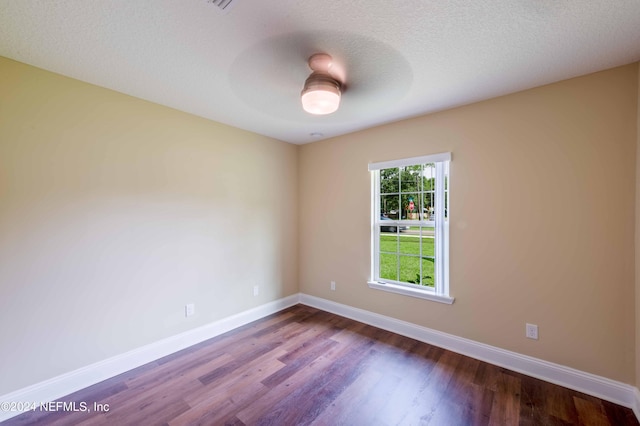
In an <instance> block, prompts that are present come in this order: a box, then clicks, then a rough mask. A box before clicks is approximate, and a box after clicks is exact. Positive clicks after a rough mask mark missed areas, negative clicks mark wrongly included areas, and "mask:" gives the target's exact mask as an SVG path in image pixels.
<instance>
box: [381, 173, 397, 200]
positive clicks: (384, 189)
mask: <svg viewBox="0 0 640 426" xmlns="http://www.w3.org/2000/svg"><path fill="white" fill-rule="evenodd" d="M399 179H400V169H398V168H397V167H396V168H393V169H382V170H380V194H393V193H396V194H397V193H398V192H400V181H399Z"/></svg>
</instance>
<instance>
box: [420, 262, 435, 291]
mask: <svg viewBox="0 0 640 426" xmlns="http://www.w3.org/2000/svg"><path fill="white" fill-rule="evenodd" d="M434 263H435V262H434V259H433V258H424V257H423V258H422V285H426V286H429V287H433V286H434V283H435V276H436V275H435V268H434Z"/></svg>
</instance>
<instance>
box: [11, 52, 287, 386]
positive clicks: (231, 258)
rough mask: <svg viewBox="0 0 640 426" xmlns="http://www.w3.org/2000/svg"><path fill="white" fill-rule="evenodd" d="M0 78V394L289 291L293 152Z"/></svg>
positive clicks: (92, 92)
mask: <svg viewBox="0 0 640 426" xmlns="http://www.w3.org/2000/svg"><path fill="white" fill-rule="evenodd" d="M0 76H1V78H0V290H1V294H0V300H1V301H2V302H1V303H2V307H1V309H0V377H1V379H0V395H2V394H5V393H8V392H10V391H13V390H16V389H19V388H22V387H24V386H27V385H30V384H33V383H36V382H39V381H42V380H45V379H47V378H50V377H53V376H56V375H59V374H62V373H65V372H68V371H71V370H74V369H77V368H79V367H82V366H84V365H88V364H90V363H93V362H96V361H100V360H103V359H105V358H108V357H111V356H113V355H116V354H119V353H123V352H125V351H127V350H131V349H133V348H136V347H139V346H141V345H144V344H148V343H151V342H154V341H157V340H159V339H162V338H165V337H168V336H171V335H174V334H177V333H180V332H182V331H185V330H188V329H191V328H194V327H197V326H200V325H203V324H206V323H209V322H211V321H214V320H216V319H219V318H223V317H227V316H229V315H231V314H235V313H238V312H240V311H243V310H246V309H249V308H252V307H255V306H257V305H260V304H263V303H266V302H268V301H271V300H275V299H279V298H281V297H284V296H287V295H291V294H294V293H296V292H297V291H298V286H297V263H298V262H297V216H298V214H297V204H298V203H297V193H298V189H297V161H298V159H297V151H298V148H297V147H296V146H293V145H290V144H286V143H282V142H278V141H275V140H273V139H269V138H266V137H262V136H259V135H255V134H252V133H249V132H245V131H241V130H237V129H233V128H230V127H227V126H224V125H221V124H216V123H213V122H211V121H208V120H204V119H201V118H197V117H194V116H191V115H188V114H184V113H181V112H178V111H175V110H172V109H169V108H165V107H162V106H159V105H154V104H151V103H148V102H144V101H141V100H138V99H134V98H131V97H128V96H125V95H122V94H119V93H116V92H112V91H109V90H105V89H102V88H99V87H95V86H91V85H88V84H85V83H82V82H79V81H76V80H72V79H69V78H65V77H61V76H59V75H55V74H52V73H48V72H45V71H42V70H38V69H36V68H33V67H29V66H27V65H24V64H19V63H17V62H13V61H10V60H7V59H3V58H0ZM256 284H257V285H260V286H261V292H260V295H259V296H258V297H254V296H253V285H256ZM189 302H195V305H196V315H195V316H193V317H190V318H188V319H187V318H185V316H184V305H185V304H186V303H189Z"/></svg>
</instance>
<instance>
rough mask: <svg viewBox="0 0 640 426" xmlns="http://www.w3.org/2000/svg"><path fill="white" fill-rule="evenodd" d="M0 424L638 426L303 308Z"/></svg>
mask: <svg viewBox="0 0 640 426" xmlns="http://www.w3.org/2000/svg"><path fill="white" fill-rule="evenodd" d="M60 401H63V402H67V403H68V402H76V403H80V402H85V403H88V404H93V403H94V402H96V403H101V404H108V406H109V411H107V412H99V411H94V412H91V413H87V412H85V413H77V412H68V411H66V412H65V411H59V412H52V413H46V412H30V413H25V414H23V415H21V416H18V417H15V418H13V419H10V420H8V421H6V422H4V423H3V424H2V425H3V426H4V425H47V426H68V425H74V426H76V425H82V426H89V425H134V424H135V425H142V426H146V425H170V426H185V425H234V426H241V425H242V426H244V425H260V424H264V425H267V424H273V425H296V426H297V425H308V424H313V425H316V426H317V425H330V426H335V425H349V426H351V425H361V424H364V425H431V426H441V425H446V426H455V425H461V426H471V425H473V426H481V425H482V426H484V425H489V424H492V425H500V426H504V425H511V424H514V425H515V424H518V425H523V426H554V425H558V426H560V425H563V426H566V425H615V426H625V425H638V426H640V425H639V424H638V422H637V420H636V418H635V416H634V414H633V412H632V411H631V410H630V409H628V408H624V407H620V406H618V405H616V404H613V403H610V402H607V401H603V400H600V399H598V398H595V397H592V396H589V395H585V394H582V393H580V392H575V391H572V390H570V389H566V388H563V387H560V386H555V385H552V384H550V383H546V382H544V381H541V380H538V379H535V378H532V377H528V376H525V375H523V374H520V373H516V372H513V371H509V370H507V369H504V368H501V367H497V366H494V365H491V364H487V363H484V362H481V361H478V360H475V359H472V358H468V357H466V356H463V355H460V354H456V353H453V352H450V351H447V350H444V349H442V348H438V347H435V346H431V345H428V344H426V343H423V342H419V341H416V340H413V339H410V338H407V337H403V336H400V335H397V334H394V333H391V332H389V331H385V330H381V329H379V328H376V327H372V326H369V325H366V324H363V323H360V322H357V321H353V320H350V319H348V318H344V317H340V316H338V315H333V314H330V313H328V312H324V311H321V310H318V309H315V308H311V307H308V306H304V305H297V306H293V307H291V308H288V309H285V310H284V311H282V312H279V313H277V314H274V315H270V316H268V317H266V318H263V319H261V320H259V321H256V322H253V323H251V324H247V325H245V326H243V327H239V328H238V329H236V330H234V331H231V332H229V333H225V334H223V335H221V336H218V337H215V338H213V339H210V340H207V341H205V342H202V343H199V344H197V345H194V346H192V347H190V348H187V349H185V350H182V351H179V352H177V353H175V354H172V355H170V356H167V357H164V358H162V359H159V360H157V361H154V362H151V363H149V364H146V365H144V366H141V367H139V368H136V369H133V370H131V371H128V372H125V373H123V374H120V375H118V376H116V377H113V378H111V379H109V380H106V381H104V382H101V383H98V384H96V385H93V386H91V387H89V388H87V389H83V390H81V391H79V392H75V393H73V394H71V395H68V396H67V397H65V398H61V399H60Z"/></svg>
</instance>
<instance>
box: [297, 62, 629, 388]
mask: <svg viewBox="0 0 640 426" xmlns="http://www.w3.org/2000/svg"><path fill="white" fill-rule="evenodd" d="M637 85H638V66H637V64H633V65H629V66H625V67H620V68H616V69H612V70H608V71H604V72H600V73H597V74H592V75H588V76H585V77H580V78H576V79H572V80H568V81H563V82H560V83H557V84H552V85H548V86H544V87H540V88H536V89H533V90H528V91H525V92H520V93H517V94H513V95H509V96H504V97H501V98H497V99H492V100H489V101H486V102H481V103H477V104H473V105H469V106H466V107H462V108H457V109H454V110H449V111H445V112H442V113H438V114H432V115H428V116H423V117H418V118H415V119H411V120H406V121H403V122H398V123H394V124H389V125H385V126H382V127H378V128H375V129H370V130H366V131H362V132H358V133H355V134H351V135H347V136H343V137H338V138H335V139H332V140H327V141H322V142H318V143H313V144H310V145H305V146H303V147H302V148H301V151H300V164H299V170H300V186H299V190H300V204H301V209H302V210H301V212H302V213H301V215H300V230H301V231H300V232H301V234H300V287H301V291H302V292H304V293H308V294H311V295H315V296H319V297H323V298H327V299H330V300H334V301H337V302H339V303H344V304H347V305H351V306H354V307H357V308H362V309H366V310H369V311H373V312H377V313H380V314H384V315H389V316H392V317H395V318H399V319H401V320H405V321H410V322H412V323H415V324H419V325H422V326H426V327H430V328H433V329H436V330H441V331H444V332H447V333H451V334H454V335H457V336H461V337H465V338H469V339H472V340H475V341H478V342H483V343H487V344H490V345H494V346H497V347H501V348H505V349H508V350H511V351H515V352H519V353H522V354H526V355H530V356H534V357H537V358H541V359H544V360H548V361H551V362H555V363H559V364H562V365H567V366H570V367H573V368H577V369H579V370H583V371H587V372H591V373H594V374H598V375H602V376H605V377H608V378H611V379H614V380H620V381H623V382H627V383H634V382H635V365H634V363H635V360H634V359H635V342H634V340H635V324H634V313H635V312H634V309H635V308H634V226H635V225H634V223H635V213H634V204H635V164H636V160H635V156H636V143H637V140H636V137H637V136H636V122H637V120H638V117H637V101H638V88H637ZM443 151H451V152H452V155H453V161H452V163H451V185H452V195H451V206H450V207H451V220H452V224H451V230H450V238H451V282H450V283H451V294H452V295H453V296H455V298H456V301H455V303H454V304H453V305H451V306H449V305H444V304H440V303H435V302H431V301H425V300H422V299H416V298H411V297H407V296H401V295H396V294H391V293H386V292H382V291H379V290H373V289H369V288H368V287H367V284H366V282H367V279H368V277H369V274H370V272H369V271H370V252H369V250H370V238H369V229H370V213H369V208H370V175H369V172H368V171H367V163H369V162H372V161H383V160H392V159H398V158H404V157H411V156H418V155H425V154H431V153H438V152H443ZM331 280H335V281H336V282H337V290H336V291H335V292H333V291H330V289H329V282H330V281H331ZM525 322H530V323H534V324H538V326H539V327H540V340H538V341H534V340H529V339H526V338H525V336H524V334H525V333H524V329H525Z"/></svg>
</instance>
